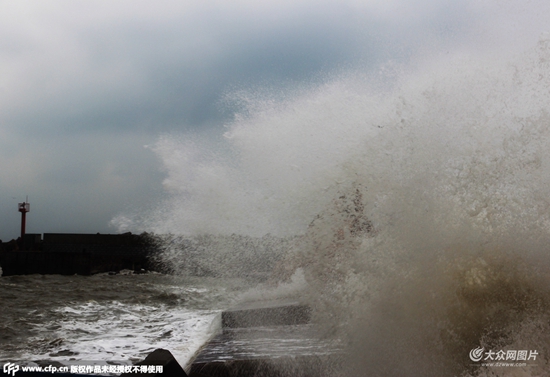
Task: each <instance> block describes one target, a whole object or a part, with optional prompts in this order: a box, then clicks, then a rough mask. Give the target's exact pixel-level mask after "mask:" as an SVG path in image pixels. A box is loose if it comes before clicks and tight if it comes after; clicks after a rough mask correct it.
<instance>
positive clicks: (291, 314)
mask: <svg viewBox="0 0 550 377" xmlns="http://www.w3.org/2000/svg"><path fill="white" fill-rule="evenodd" d="M341 352H342V350H341V346H340V344H339V343H338V342H334V341H329V340H326V339H323V337H322V336H321V332H320V329H319V328H317V326H316V325H315V324H313V323H311V309H310V308H309V307H308V306H307V305H302V304H300V303H297V302H291V301H287V302H285V301H271V302H256V303H250V304H247V305H241V306H240V307H238V308H235V309H233V310H229V311H225V312H223V313H222V315H221V331H220V332H219V333H218V334H217V335H216V336H215V337H214V338H213V339H212V340H211V341H210V342H208V344H206V345H205V346H204V347H203V348H202V350H201V351H200V352H199V353H198V355H197V356H196V358H195V359H194V360H193V362H192V364H191V365H190V366H187V367H186V368H185V369H187V370H188V375H189V376H190V377H206V376H211V377H214V376H216V377H232V376H239V377H246V376H265V377H273V376H277V377H290V376H293V377H296V376H304V377H305V376H332V375H334V374H335V371H336V370H338V369H339V368H340V367H341V365H340V355H341Z"/></svg>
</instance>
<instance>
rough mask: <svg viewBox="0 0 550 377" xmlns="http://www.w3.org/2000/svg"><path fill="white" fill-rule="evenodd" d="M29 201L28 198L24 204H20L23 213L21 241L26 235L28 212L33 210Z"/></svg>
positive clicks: (20, 210)
mask: <svg viewBox="0 0 550 377" xmlns="http://www.w3.org/2000/svg"><path fill="white" fill-rule="evenodd" d="M28 200H29V198H28V197H27V200H25V202H24V203H19V204H18V208H19V212H21V240H23V236H24V235H25V217H26V215H27V212H29V211H30V210H31V205H30V204H29V203H28Z"/></svg>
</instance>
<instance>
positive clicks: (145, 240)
mask: <svg viewBox="0 0 550 377" xmlns="http://www.w3.org/2000/svg"><path fill="white" fill-rule="evenodd" d="M152 250H153V243H152V238H151V237H149V236H148V235H147V234H142V235H134V234H131V233H125V234H72V233H44V237H43V238H42V237H41V235H40V234H26V235H25V237H24V238H23V239H22V240H21V239H20V240H18V242H9V243H5V244H2V248H1V249H0V267H1V268H2V275H3V276H10V275H29V274H61V275H74V274H79V275H91V274H95V273H100V272H110V271H120V270H123V269H130V270H134V271H141V270H155V269H156V266H155V264H154V263H153V261H152V260H151V258H149V256H150V253H151V252H152Z"/></svg>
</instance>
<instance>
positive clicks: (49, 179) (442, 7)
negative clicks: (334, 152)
mask: <svg viewBox="0 0 550 377" xmlns="http://www.w3.org/2000/svg"><path fill="white" fill-rule="evenodd" d="M452 4H454V3H453V2H450V1H449V2H437V1H409V2H401V3H399V2H391V1H390V2H387V1H371V2H363V1H357V2H355V1H353V0H349V1H344V2H337V3H336V2H334V3H332V2H313V1H288V2H285V1H282V2H277V3H276V2H253V1H236V2H231V4H229V2H222V1H219V2H215V1H214V2H207V3H205V2H185V1H177V2H176V1H164V2H159V3H154V4H153V3H150V2H142V1H122V0H121V1H117V2H115V3H112V4H101V5H99V4H98V3H96V2H93V1H63V0H60V1H48V2H41V1H35V2H32V1H29V2H8V1H0V69H1V71H0V72H2V73H1V74H0V157H1V160H0V192H2V194H3V195H4V196H3V197H2V198H0V210H1V211H2V223H1V224H0V237H2V238H9V237H15V236H16V235H17V226H18V225H17V219H18V214H17V212H16V210H15V205H16V202H17V201H21V200H22V199H24V196H25V195H26V194H29V195H30V199H31V214H30V215H29V219H28V221H29V228H30V229H29V230H30V231H32V232H37V233H41V232H48V231H82V232H84V231H89V232H96V231H101V232H105V231H108V230H109V228H108V223H109V220H110V219H111V218H112V217H113V216H114V215H115V214H116V213H118V212H120V211H122V210H125V209H127V208H128V206H130V207H132V206H134V207H135V206H141V205H143V204H144V203H148V202H149V201H151V200H154V198H156V197H158V195H159V192H160V190H161V184H162V175H161V174H162V173H161V170H160V167H159V163H158V162H157V161H156V159H155V156H154V154H153V153H152V152H151V151H150V150H148V149H145V148H143V145H144V144H152V143H154V142H155V140H156V139H157V138H158V136H159V135H160V134H162V133H165V132H174V131H182V130H195V131H196V132H203V131H205V130H207V129H215V128H220V127H221V126H222V125H223V124H224V123H226V122H228V121H230V120H231V118H232V116H233V114H234V111H235V108H232V107H231V106H230V105H228V102H224V101H223V99H224V98H226V95H227V93H230V92H231V91H239V90H242V89H247V88H251V87H252V88H253V87H257V86H263V85H265V86H269V87H271V88H277V87H280V88H285V87H286V86H289V85H299V84H300V83H308V82H311V81H315V80H322V79H323V78H324V77H325V76H326V75H330V74H332V73H334V72H338V71H339V70H345V69H348V68H350V67H354V66H361V67H363V68H365V69H367V68H368V67H372V66H374V65H375V64H377V63H378V62H381V61H384V60H386V59H401V60H403V59H406V58H407V56H408V55H409V54H410V53H411V52H412V51H413V50H415V49H416V48H417V47H416V46H419V45H421V44H422V43H425V41H426V39H427V37H428V36H432V37H433V34H434V30H435V31H437V33H436V34H438V36H437V38H436V39H437V41H435V42H434V43H440V42H441V40H443V41H444V40H446V39H452V38H456V36H457V30H460V28H461V27H462V26H463V25H465V24H467V23H468V22H469V20H470V19H471V15H470V10H469V8H468V7H469V5H468V4H467V3H465V5H463V6H458V5H452ZM14 197H15V198H16V199H13V198H14ZM67 202H70V205H67Z"/></svg>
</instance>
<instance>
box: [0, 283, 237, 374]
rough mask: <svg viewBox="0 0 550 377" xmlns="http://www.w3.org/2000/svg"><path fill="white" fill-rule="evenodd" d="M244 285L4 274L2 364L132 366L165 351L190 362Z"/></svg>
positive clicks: (0, 295)
mask: <svg viewBox="0 0 550 377" xmlns="http://www.w3.org/2000/svg"><path fill="white" fill-rule="evenodd" d="M244 286H245V284H244V283H243V282H242V281H240V280H238V279H233V280H232V279H224V280H220V279H213V278H194V277H178V276H170V275H163V274H158V273H147V274H132V273H127V274H124V273H122V274H117V275H109V274H98V275H93V276H78V275H74V276H60V275H29V276H8V277H0V363H1V364H4V363H6V362H13V363H18V364H20V365H33V364H37V365H44V364H48V363H49V364H52V363H53V364H57V363H60V364H63V365H70V364H71V363H76V362H80V363H86V364H91V365H98V364H109V363H117V364H124V363H126V364H131V363H132V362H134V361H137V360H142V359H144V358H145V357H146V356H147V354H149V353H150V352H152V351H153V350H155V349H157V348H165V349H168V350H170V351H171V352H172V353H173V354H174V356H175V357H176V358H177V359H178V361H179V362H180V363H181V364H186V363H187V362H188V361H189V360H190V359H191V358H192V356H193V355H194V354H195V352H196V351H197V350H198V349H199V348H200V346H201V345H203V344H204V343H205V342H206V341H207V340H208V338H209V337H210V336H211V335H212V334H213V332H215V330H216V328H215V323H217V322H216V321H215V319H216V316H217V315H219V313H220V311H221V310H223V309H224V308H225V307H227V306H229V305H231V302H232V301H233V300H234V299H235V297H237V296H238V294H239V292H240V291H241V290H242V289H243V288H244Z"/></svg>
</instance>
